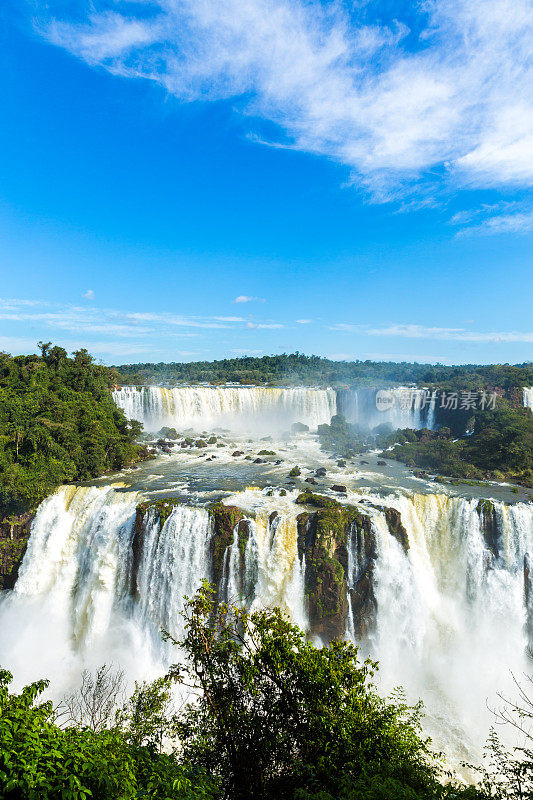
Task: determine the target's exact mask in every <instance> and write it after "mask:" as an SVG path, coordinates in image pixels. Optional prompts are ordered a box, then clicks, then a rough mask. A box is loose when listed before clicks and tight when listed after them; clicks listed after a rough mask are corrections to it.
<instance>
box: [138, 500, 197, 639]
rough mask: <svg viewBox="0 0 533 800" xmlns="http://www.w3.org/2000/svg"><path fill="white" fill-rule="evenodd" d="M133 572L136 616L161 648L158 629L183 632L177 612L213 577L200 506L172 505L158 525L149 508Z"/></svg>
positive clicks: (176, 634)
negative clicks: (139, 555) (136, 599)
mask: <svg viewBox="0 0 533 800" xmlns="http://www.w3.org/2000/svg"><path fill="white" fill-rule="evenodd" d="M144 531H145V533H144V537H143V539H144V541H143V543H142V552H141V557H140V563H139V568H138V572H137V575H136V576H134V578H135V583H136V593H137V595H138V606H137V607H136V608H135V615H136V616H137V618H138V619H140V621H141V625H142V627H143V628H144V629H145V630H147V631H149V632H150V634H151V636H152V639H153V644H154V647H155V648H156V650H157V649H159V648H161V647H162V645H161V635H160V628H161V627H162V628H164V629H165V630H166V631H168V632H169V633H170V634H171V635H172V636H174V638H176V639H180V638H181V636H182V635H183V633H184V620H183V617H182V616H181V612H182V611H183V608H184V597H186V596H187V597H191V596H192V595H193V594H194V593H195V592H196V590H197V589H198V588H199V587H200V585H201V583H202V581H203V580H210V579H211V564H210V560H209V542H210V537H211V520H210V518H209V514H208V513H207V511H205V509H202V508H189V507H187V506H176V507H175V508H174V510H173V511H172V513H171V514H170V516H169V517H168V519H167V520H165V522H164V523H163V525H161V524H160V522H159V519H158V518H157V516H156V514H155V513H154V511H150V512H149V514H148V519H147V520H146V522H145V524H144Z"/></svg>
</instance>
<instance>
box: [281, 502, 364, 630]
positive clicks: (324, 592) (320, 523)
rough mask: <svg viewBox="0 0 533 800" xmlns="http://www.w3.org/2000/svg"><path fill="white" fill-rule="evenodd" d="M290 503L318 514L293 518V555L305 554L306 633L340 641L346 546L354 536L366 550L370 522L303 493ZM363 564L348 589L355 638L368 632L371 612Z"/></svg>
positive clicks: (350, 508)
mask: <svg viewBox="0 0 533 800" xmlns="http://www.w3.org/2000/svg"><path fill="white" fill-rule="evenodd" d="M296 502H297V503H298V504H299V505H307V506H311V507H313V508H316V509H318V510H316V511H312V512H310V513H302V514H300V515H299V516H298V549H299V552H300V556H302V555H303V554H304V553H305V565H306V569H305V594H306V602H307V612H308V615H309V623H310V632H311V633H314V634H317V635H319V636H320V637H321V638H322V639H324V640H325V641H331V640H332V639H340V638H342V637H343V636H344V632H345V630H346V617H347V614H348V587H347V570H348V544H349V542H350V540H351V538H352V537H353V536H354V535H355V536H360V537H361V541H362V542H363V547H364V546H366V547H367V548H370V549H371V543H372V542H373V541H374V539H373V533H372V528H371V524H370V517H368V516H367V515H366V514H363V513H361V512H360V511H359V510H358V509H357V508H355V507H354V506H349V505H343V504H341V503H337V502H336V501H335V500H332V499H331V498H329V497H325V496H324V495H317V494H313V493H312V492H304V493H303V494H301V495H300V496H299V497H298V498H297V500H296ZM374 549H375V548H374ZM374 558H375V555H374ZM366 560H367V562H368V564H367V569H366V570H363V571H362V572H361V574H360V575H358V580H357V583H356V586H355V587H354V588H353V589H351V592H352V609H353V611H354V617H357V618H358V619H359V618H361V622H360V623H358V624H357V625H356V630H357V632H358V633H359V632H360V633H361V635H363V634H364V633H366V632H367V631H368V630H369V629H370V624H371V620H372V619H373V618H374V612H375V598H374V594H373V589H372V567H373V559H372V558H371V557H370V553H369V557H368V558H367V559H366Z"/></svg>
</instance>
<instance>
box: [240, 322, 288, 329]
mask: <svg viewBox="0 0 533 800" xmlns="http://www.w3.org/2000/svg"><path fill="white" fill-rule="evenodd" d="M246 327H247V328H250V329H252V328H253V329H257V330H277V329H279V328H284V327H285V325H282V324H281V322H247V323H246Z"/></svg>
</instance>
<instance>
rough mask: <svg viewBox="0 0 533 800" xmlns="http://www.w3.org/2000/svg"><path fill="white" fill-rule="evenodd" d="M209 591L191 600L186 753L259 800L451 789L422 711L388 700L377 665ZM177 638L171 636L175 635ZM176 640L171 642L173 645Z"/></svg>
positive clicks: (185, 671) (402, 798)
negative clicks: (424, 729)
mask: <svg viewBox="0 0 533 800" xmlns="http://www.w3.org/2000/svg"><path fill="white" fill-rule="evenodd" d="M213 595H214V592H213V590H212V589H211V588H210V587H209V586H207V585H205V586H204V587H203V589H202V590H201V591H199V592H198V594H197V595H196V596H195V597H194V598H193V599H192V600H190V601H189V602H188V604H187V608H186V621H187V624H186V636H185V639H184V640H183V641H182V642H180V643H179V645H180V647H181V648H182V649H183V651H184V652H185V655H186V659H187V660H186V666H185V667H181V666H176V667H174V668H172V670H171V673H170V674H171V675H172V677H174V679H176V680H179V681H185V682H186V683H187V684H188V685H192V686H193V687H194V688H196V689H197V690H198V698H197V700H196V701H195V702H194V703H191V704H190V705H188V706H187V707H186V708H185V709H184V711H183V712H182V713H181V715H180V719H179V725H178V730H179V735H180V738H181V741H182V745H183V757H184V758H185V759H186V760H187V762H188V763H190V764H191V765H196V766H197V767H199V768H203V769H204V770H205V771H206V772H207V773H209V774H212V775H215V776H217V777H218V779H219V780H220V782H221V788H222V793H221V796H223V797H231V798H234V799H235V800H237V799H238V798H254V800H269V799H270V798H272V800H274V799H275V800H283V799H284V798H298V799H299V800H311V799H313V800H333V798H339V797H343V798H346V800H348V799H350V800H385V798H387V800H393V799H394V798H395V800H430V798H443V797H448V796H449V797H451V796H455V797H459V796H460V795H459V794H458V793H456V794H455V795H452V794H447V792H448V788H449V787H448V788H443V786H442V785H441V783H440V782H439V780H438V778H439V776H440V763H439V761H438V760H437V759H436V758H435V756H434V755H433V754H432V753H431V750H430V746H429V741H428V740H426V739H424V738H423V737H422V736H421V733H420V715H421V707H420V706H419V705H417V706H415V707H410V706H408V705H407V704H406V703H405V701H404V699H403V697H402V696H401V695H400V694H397V695H396V696H395V697H394V698H392V699H389V700H384V699H382V698H380V697H379V696H378V695H377V694H376V692H375V690H374V688H373V686H372V683H371V678H372V675H373V672H374V669H375V666H376V665H375V664H373V663H372V662H370V661H368V660H367V661H365V662H363V663H361V662H359V661H358V658H357V650H356V648H355V647H354V646H353V645H351V644H348V643H346V642H334V643H332V644H331V645H330V646H329V647H324V648H320V649H319V648H315V647H314V646H313V645H312V644H310V643H309V642H307V641H306V639H305V637H304V634H303V633H302V632H301V631H300V630H299V629H298V628H297V627H296V626H294V625H292V624H291V623H290V622H288V621H287V620H286V619H284V618H283V616H282V614H281V612H280V611H279V609H275V610H273V611H258V612H255V613H253V614H251V615H249V614H247V613H246V612H244V611H243V610H242V609H237V608H229V607H227V606H226V605H219V606H218V608H217V607H215V603H214V600H213ZM167 638H168V639H171V637H169V636H168V635H167ZM171 641H173V640H171Z"/></svg>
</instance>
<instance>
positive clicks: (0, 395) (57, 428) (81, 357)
mask: <svg viewBox="0 0 533 800" xmlns="http://www.w3.org/2000/svg"><path fill="white" fill-rule="evenodd" d="M39 346H40V348H41V353H42V354H41V355H40V356H35V355H30V356H17V357H15V358H13V357H12V356H10V355H8V354H7V353H0V443H1V448H0V507H2V508H8V509H11V508H14V509H16V508H17V507H18V506H34V505H36V504H37V503H39V502H40V501H41V500H42V499H43V497H45V496H46V495H47V494H48V493H49V492H50V491H51V490H53V489H54V488H55V487H56V486H58V485H59V484H61V483H64V482H66V481H71V480H87V479H90V478H94V477H96V476H98V475H101V474H102V473H104V472H106V471H107V470H113V469H120V468H121V467H123V466H124V465H125V464H127V463H129V462H131V461H135V460H136V459H138V457H139V452H140V451H139V449H138V447H137V446H136V445H135V443H134V440H135V438H136V436H137V435H138V434H139V432H140V430H141V426H140V424H139V423H136V422H129V421H128V420H127V419H126V418H125V416H124V414H123V412H122V411H121V410H120V409H118V408H117V407H116V405H115V403H114V402H113V399H112V397H111V394H110V386H111V385H112V384H113V383H114V382H115V375H114V373H113V371H112V370H110V369H109V368H107V367H104V366H100V365H98V364H96V363H95V362H94V360H93V358H92V357H91V356H90V354H89V353H88V352H87V350H84V349H82V350H78V351H76V352H75V353H73V356H72V358H69V357H68V356H67V353H66V351H65V350H64V349H63V348H62V347H57V346H56V347H53V346H52V345H51V343H49V342H47V343H42V342H41V343H39Z"/></svg>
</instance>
